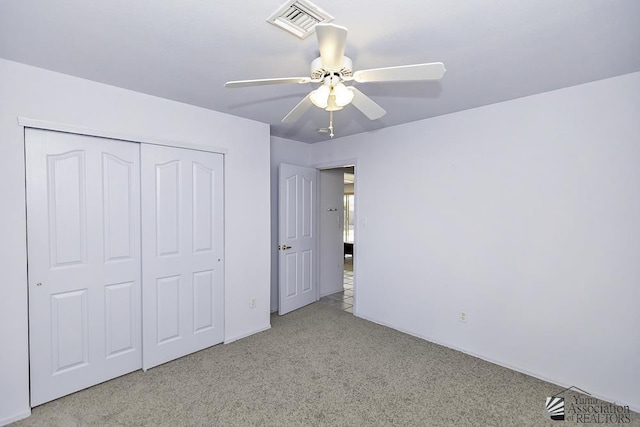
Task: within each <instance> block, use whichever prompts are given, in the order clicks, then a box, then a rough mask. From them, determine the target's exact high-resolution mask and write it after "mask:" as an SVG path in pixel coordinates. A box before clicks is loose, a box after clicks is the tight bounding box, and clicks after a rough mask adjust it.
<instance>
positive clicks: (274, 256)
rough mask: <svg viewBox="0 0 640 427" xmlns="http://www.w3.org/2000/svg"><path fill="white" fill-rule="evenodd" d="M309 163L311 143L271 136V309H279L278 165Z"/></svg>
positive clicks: (306, 164) (303, 164)
mask: <svg viewBox="0 0 640 427" xmlns="http://www.w3.org/2000/svg"><path fill="white" fill-rule="evenodd" d="M280 163H289V164H291V165H298V166H308V165H309V144H303V143H301V142H296V141H290V140H288V139H284V138H278V137H275V136H272V137H271V311H276V310H278V244H279V243H278V166H279V165H280Z"/></svg>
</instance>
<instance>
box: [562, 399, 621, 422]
mask: <svg viewBox="0 0 640 427" xmlns="http://www.w3.org/2000/svg"><path fill="white" fill-rule="evenodd" d="M572 397H573V399H572V400H573V402H571V403H570V404H569V405H567V406H568V407H566V408H565V410H566V414H567V415H568V416H569V417H571V418H574V417H575V421H576V422H578V423H592V424H613V423H621V424H627V423H630V422H631V411H630V410H629V406H621V405H616V404H615V403H606V402H603V401H601V400H598V399H596V398H593V397H583V396H572ZM567 403H569V402H567Z"/></svg>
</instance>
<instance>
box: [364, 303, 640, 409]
mask: <svg viewBox="0 0 640 427" xmlns="http://www.w3.org/2000/svg"><path fill="white" fill-rule="evenodd" d="M355 315H356V317H359V318H361V319H364V320H367V321H369V322H372V323H376V324H378V325H382V326H385V327H387V328H391V329H394V330H396V331H399V332H402V333H403V334H407V335H411V336H413V337H416V338H420V339H423V340H425V341H429V342H431V343H434V344H438V345H441V346H443V347H447V348H450V349H451V350H455V351H459V352H461V353H464V354H468V355H469V356H473V357H477V358H478V359H482V360H484V361H486V362H489V363H493V364H494V365H498V366H502V367H503V368H507V369H511V370H512V371H516V372H520V373H521V374H525V375H529V376H530V377H534V378H537V379H539V380H542V381H546V382H548V383H551V384H555V385H557V386H560V387H562V388H568V387H571V386H576V387H579V385H576V384H566V383H564V382H562V381H558V380H555V379H553V378H549V377H546V376H544V375H540V374H538V373H536V372H531V371H529V370H528V369H523V368H521V367H519V366H514V365H511V364H509V363H505V362H502V361H500V360H495V359H493V358H491V357H486V356H482V355H480V354H476V353H474V352H472V351H468V350H465V349H463V348H459V347H456V346H455V345H451V344H448V343H445V342H442V341H439V340H434V339H432V338H430V337H427V336H424V335H421V334H417V333H415V332H412V331H408V330H406V329H403V328H398V327H396V326H393V325H391V324H388V323H386V322H381V321H378V320H375V319H371V318H369V317H367V316H362V315H360V314H359V313H357V314H355ZM589 393H590V394H591V396H593V397H595V398H596V399H599V400H603V401H605V402H609V403H616V404H617V405H628V406H629V409H631V410H632V411H634V412H640V406H637V405H635V404H630V403H621V402H620V400H619V399H615V398H613V397H611V396H606V395H604V394H600V393H597V392H595V393H594V392H592V391H591V390H589Z"/></svg>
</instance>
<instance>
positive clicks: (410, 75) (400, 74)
mask: <svg viewBox="0 0 640 427" xmlns="http://www.w3.org/2000/svg"><path fill="white" fill-rule="evenodd" d="M445 71H447V70H446V68H444V64H443V63H442V62H431V63H428V64H414V65H402V66H399V67H386V68H372V69H370V70H360V71H356V72H355V73H353V80H355V81H357V82H359V83H366V82H391V81H402V80H405V81H408V80H438V79H441V78H442V76H443V75H444V73H445Z"/></svg>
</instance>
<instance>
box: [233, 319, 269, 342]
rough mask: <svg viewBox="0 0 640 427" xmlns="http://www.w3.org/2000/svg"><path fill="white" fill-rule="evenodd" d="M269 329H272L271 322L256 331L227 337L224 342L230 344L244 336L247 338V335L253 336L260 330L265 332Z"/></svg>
mask: <svg viewBox="0 0 640 427" xmlns="http://www.w3.org/2000/svg"><path fill="white" fill-rule="evenodd" d="M269 329H271V324H269V325H267V326H265V327H263V328H259V329H256V330H254V331H251V332H247V333H246V334H241V335H237V336H235V337H232V338H225V340H224V343H225V344H230V343H232V342H234V341H238V340H241V339H242V338H246V337H248V336H251V335H253V334H257V333H259V332H264V331H266V330H269Z"/></svg>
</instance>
